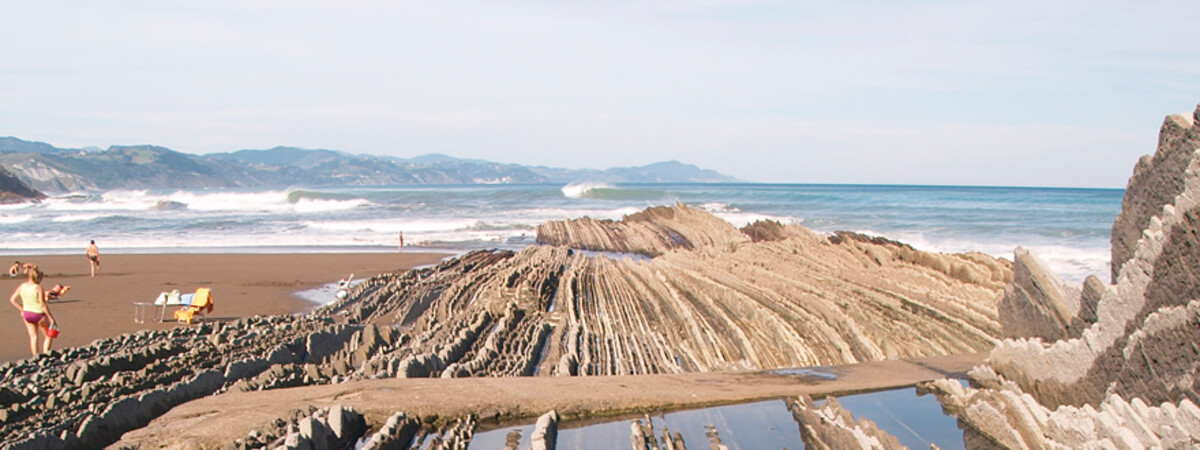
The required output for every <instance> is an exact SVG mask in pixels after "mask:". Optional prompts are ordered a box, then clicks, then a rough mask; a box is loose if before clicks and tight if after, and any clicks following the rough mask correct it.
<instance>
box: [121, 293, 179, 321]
mask: <svg viewBox="0 0 1200 450" xmlns="http://www.w3.org/2000/svg"><path fill="white" fill-rule="evenodd" d="M192 295H193V294H187V295H186V296H187V297H188V299H187V300H188V303H191V298H190V297H191V296H192ZM184 297H185V296H184V295H180V294H179V289H175V290H172V291H171V292H166V291H163V293H161V294H158V297H157V298H155V299H154V302H153V303H144V302H134V303H133V321H134V322H137V323H146V309H147V308H148V307H153V308H154V309H156V310H157V312H158V314H157V315H158V319H157V320H158V322H159V323H162V321H163V319H164V318H165V316H166V314H167V308H170V307H176V306H182V305H185V304H186V303H184Z"/></svg>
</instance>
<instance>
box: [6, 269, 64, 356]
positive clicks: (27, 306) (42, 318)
mask: <svg viewBox="0 0 1200 450" xmlns="http://www.w3.org/2000/svg"><path fill="white" fill-rule="evenodd" d="M41 283H42V271H40V270H38V269H37V268H33V269H30V271H29V280H28V281H26V282H24V283H21V285H20V286H17V290H15V291H13V293H12V297H9V298H8V301H9V303H12V305H13V307H14V308H17V311H20V312H21V319H22V320H24V321H25V329H26V330H27V331H28V332H29V352H30V353H31V354H32V355H33V356H35V357H36V356H37V355H38V345H37V340H38V330H41V333H42V337H43V340H44V343H43V345H42V353H50V344H51V343H52V342H54V337H52V336H51V332H50V328H51V327H53V326H55V321H54V315H53V314H50V305H49V304H47V303H46V291H45V290H44V289H42V285H41ZM18 299H20V302H18V301H17V300H18Z"/></svg>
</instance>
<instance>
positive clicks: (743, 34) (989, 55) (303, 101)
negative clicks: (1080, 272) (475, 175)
mask: <svg viewBox="0 0 1200 450" xmlns="http://www.w3.org/2000/svg"><path fill="white" fill-rule="evenodd" d="M1196 13H1200V4H1195V3H1166V2H1163V3H1152V4H1150V5H1147V4H1144V3H1138V4H1132V3H1130V4H1127V3H1123V2H1073V1H1068V2H1056V3H1049V4H1046V3H1042V2H1028V1H1024V2H1016V3H1012V2H1009V3H1003V4H953V3H951V4H947V3H940V2H923V3H918V4H895V5H893V4H869V5H868V4H843V3H820V4H794V3H792V2H772V1H755V2H728V1H721V0H714V1H702V2H676V1H662V2H609V3H591V2H576V3H570V4H545V3H539V2H504V3H491V2H471V1H468V2H449V3H437V4H424V3H400V4H396V3H391V2H373V1H357V2H346V3H341V2H339V3H323V2H306V3H293V2H279V1H267V2H254V3H242V2H229V1H216V2H203V3H200V2H197V3H171V4H155V3H123V4H115V5H91V4H79V5H65V4H44V3H16V4H12V5H9V6H7V7H6V14H5V15H3V17H0V49H2V50H3V54H4V55H5V58H3V59H2V60H0V80H3V82H0V135H11V136H14V137H18V138H20V139H24V140H29V141H41V142H46V143H49V144H51V145H54V146H57V147H63V148H82V147H100V148H106V147H107V146H109V145H157V146H162V147H166V148H170V149H172V150H176V151H180V152H184V153H191V154H207V153H214V152H232V151H236V150H241V149H269V148H272V147H275V146H291V147H297V148H307V149H331V150H338V151H344V152H348V153H352V154H370V155H378V156H396V157H401V158H411V157H414V156H419V155H424V154H431V153H437V154H445V155H449V156H453V157H456V158H461V159H483V160H488V161H494V162H498V163H513V164H521V165H526V166H547V167H556V168H566V169H581V168H612V167H637V166H643V165H646V164H651V163H655V162H661V161H669V160H677V161H680V162H683V163H686V164H694V165H696V166H698V167H700V168H703V169H711V170H716V171H718V172H721V173H723V174H727V175H730V176H733V177H736V178H739V179H741V180H745V181H748V182H757V183H787V184H867V185H893V184H894V185H965V186H1038V187H1084V188H1087V187H1099V188H1123V187H1124V185H1125V183H1126V181H1127V179H1128V178H1129V176H1130V175H1131V174H1132V172H1133V166H1134V164H1135V163H1136V162H1137V160H1138V158H1139V157H1140V156H1141V155H1144V154H1151V153H1153V152H1154V150H1155V148H1156V144H1157V135H1158V129H1159V126H1160V125H1161V124H1162V120H1163V118H1164V117H1165V116H1167V115H1169V114H1175V113H1190V112H1192V111H1193V110H1194V109H1195V107H1196V104H1197V102H1200V49H1197V48H1196V47H1195V46H1194V45H1192V44H1191V43H1192V42H1193V41H1194V39H1193V37H1194V26H1193V24H1192V23H1191V20H1190V19H1191V18H1192V17H1197V14H1196Z"/></svg>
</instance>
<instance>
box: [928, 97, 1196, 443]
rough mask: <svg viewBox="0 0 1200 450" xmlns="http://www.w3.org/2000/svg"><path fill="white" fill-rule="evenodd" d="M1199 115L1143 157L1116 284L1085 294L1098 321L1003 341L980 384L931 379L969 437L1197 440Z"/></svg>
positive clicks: (1116, 228) (1119, 247) (1092, 281)
mask: <svg viewBox="0 0 1200 450" xmlns="http://www.w3.org/2000/svg"><path fill="white" fill-rule="evenodd" d="M1197 114H1200V108H1198V109H1197ZM1195 118H1196V115H1195V114H1194V115H1193V117H1182V116H1172V117H1169V118H1167V121H1166V123H1165V124H1164V125H1163V129H1162V135H1161V136H1160V139H1159V148H1158V150H1157V152H1156V154H1155V155H1154V157H1153V158H1150V157H1145V158H1142V160H1141V161H1139V163H1138V166H1137V168H1136V169H1135V173H1134V176H1133V178H1131V179H1130V182H1129V189H1128V190H1127V191H1126V196H1125V201H1124V204H1123V209H1122V213H1121V215H1120V216H1118V219H1117V221H1116V222H1115V223H1114V225H1113V238H1112V239H1113V273H1114V274H1115V275H1114V284H1113V285H1110V286H1104V285H1103V283H1102V282H1100V281H1099V280H1098V279H1096V278H1095V277H1090V278H1089V279H1088V280H1086V281H1085V283H1084V286H1083V289H1082V291H1081V294H1080V297H1079V298H1080V307H1079V309H1078V318H1079V319H1080V320H1081V321H1083V322H1085V323H1086V322H1094V323H1090V324H1089V325H1088V326H1086V328H1084V329H1083V330H1082V331H1081V332H1080V333H1079V334H1078V337H1075V338H1069V339H1062V340H1059V341H1057V342H1054V343H1052V344H1050V343H1044V342H1042V340H1041V339H1038V338H1033V339H1018V340H1004V341H1001V342H999V343H998V344H997V345H996V348H995V349H993V350H992V353H991V354H990V356H989V358H988V360H987V362H986V364H984V365H982V366H979V367H976V368H975V369H973V370H971V372H969V376H970V379H971V384H972V386H974V388H970V389H964V388H962V387H961V386H959V385H958V384H957V383H955V382H949V381H944V380H943V381H938V382H934V383H932V384H930V385H929V386H927V387H926V388H927V389H933V390H935V391H937V392H938V397H939V400H940V401H941V402H942V404H943V406H944V407H945V408H946V409H947V410H949V411H951V412H954V413H955V414H956V415H957V416H958V417H959V420H960V422H961V423H962V424H964V426H965V427H967V428H968V429H969V430H971V433H968V435H971V436H980V437H981V439H984V440H986V441H987V442H990V443H992V444H996V445H1000V446H1003V447H1005V448H1101V447H1104V448H1113V447H1116V448H1143V447H1154V448H1186V447H1195V446H1196V443H1197V442H1200V439H1197V437H1198V436H1200V420H1198V419H1195V417H1200V415H1197V413H1200V408H1197V407H1196V406H1195V402H1196V401H1197V400H1200V394H1198V392H1197V387H1198V386H1197V385H1196V384H1195V380H1196V379H1197V377H1198V376H1200V347H1197V344H1196V342H1200V252H1198V251H1197V249H1200V206H1198V205H1200V151H1198V149H1197V143H1200V140H1197V132H1198V131H1200V130H1198V129H1197V127H1196V126H1195ZM1016 278H1017V279H1021V275H1020V274H1019V273H1018V275H1017V277H1016ZM1006 301H1008V299H1007V298H1006ZM1042 304H1046V302H1045V301H1043V302H1042ZM1093 305H1094V306H1093ZM1027 307H1028V305H1027ZM1014 309H1016V308H1010V309H1005V310H1002V311H1001V314H1002V320H1003V321H1005V323H1006V324H1007V323H1008V322H1009V321H1011V320H1013V319H1012V318H1005V317H1003V315H1004V314H1008V313H1009V312H1011V311H1012V310H1014ZM1026 317H1028V316H1026ZM1017 320H1020V319H1019V318H1018V319H1017ZM1148 405H1158V406H1148Z"/></svg>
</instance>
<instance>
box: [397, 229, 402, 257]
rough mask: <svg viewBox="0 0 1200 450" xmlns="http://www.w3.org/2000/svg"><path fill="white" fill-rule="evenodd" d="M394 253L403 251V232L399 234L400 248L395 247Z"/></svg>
mask: <svg viewBox="0 0 1200 450" xmlns="http://www.w3.org/2000/svg"><path fill="white" fill-rule="evenodd" d="M396 251H399V252H403V251H404V232H403V231H401V232H400V246H399V247H397V250H396Z"/></svg>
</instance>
